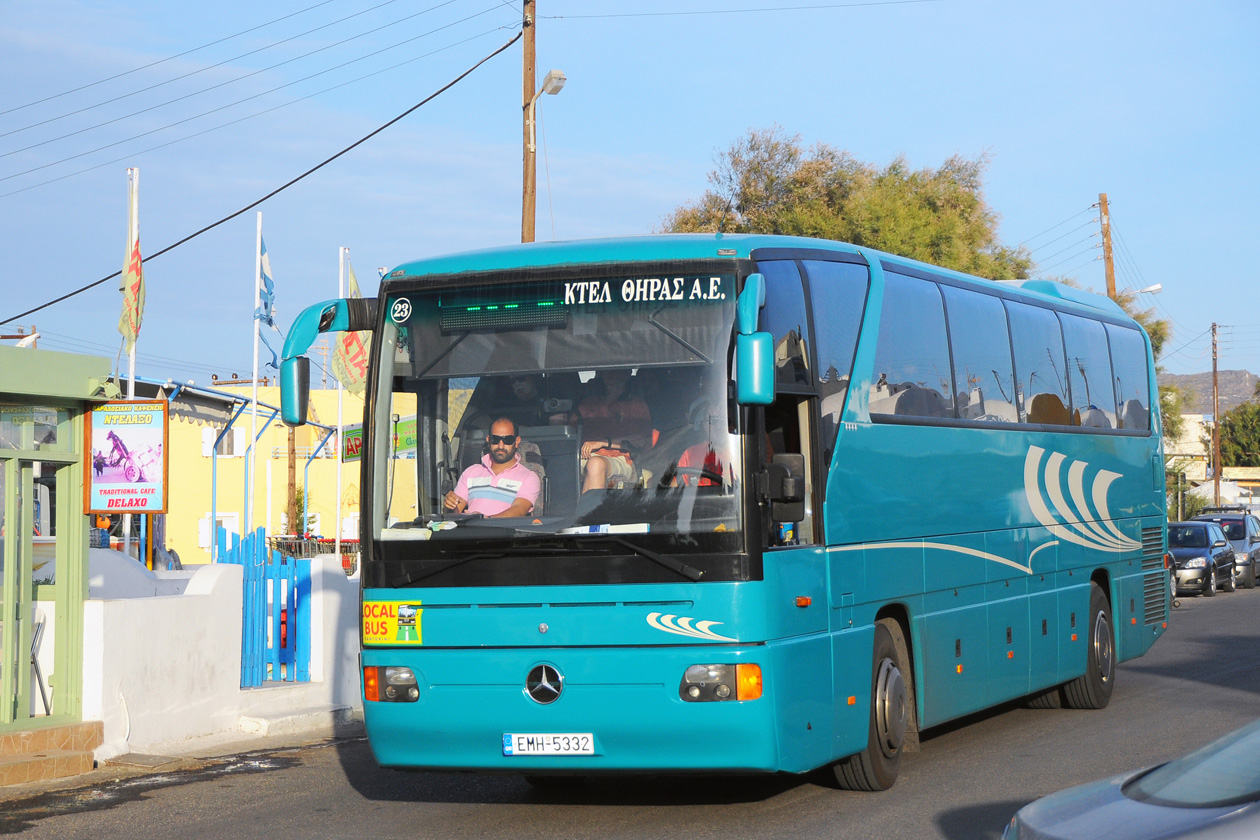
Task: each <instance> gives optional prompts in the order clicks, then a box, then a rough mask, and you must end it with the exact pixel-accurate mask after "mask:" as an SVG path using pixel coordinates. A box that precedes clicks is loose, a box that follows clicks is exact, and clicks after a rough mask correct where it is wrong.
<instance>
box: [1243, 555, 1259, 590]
mask: <svg viewBox="0 0 1260 840" xmlns="http://www.w3.org/2000/svg"><path fill="white" fill-rule="evenodd" d="M1242 585H1243V589H1255V588H1256V561H1255V560H1252V561H1251V565H1250V566H1248V567H1247V574H1246V576H1245V577H1244V578H1243V580H1242Z"/></svg>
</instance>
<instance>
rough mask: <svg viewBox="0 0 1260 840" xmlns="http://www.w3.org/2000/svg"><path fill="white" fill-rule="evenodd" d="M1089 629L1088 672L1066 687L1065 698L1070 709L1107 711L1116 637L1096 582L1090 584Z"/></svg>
mask: <svg viewBox="0 0 1260 840" xmlns="http://www.w3.org/2000/svg"><path fill="white" fill-rule="evenodd" d="M1087 626H1088V628H1089V637H1088V638H1087V639H1086V649H1087V651H1088V653H1087V656H1086V662H1085V673H1084V674H1082V675H1081V676H1079V677H1077V678H1076V679H1074V680H1072V681H1071V682H1070V683H1068V684H1067V685H1065V686H1063V699H1064V700H1065V701H1066V705H1067V707H1068V708H1069V709H1102V708H1105V707H1106V705H1107V703H1108V702H1110V700H1111V692H1112V689H1114V688H1115V685H1116V653H1115V651H1116V644H1115V638H1116V637H1115V631H1114V630H1113V629H1112V624H1111V607H1110V606H1109V605H1108V603H1107V597H1106V596H1105V595H1103V591H1102V587H1101V586H1099V585H1098V584H1097V583H1091V584H1090V585H1089V624H1088V625H1087Z"/></svg>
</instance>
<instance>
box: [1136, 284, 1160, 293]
mask: <svg viewBox="0 0 1260 840" xmlns="http://www.w3.org/2000/svg"><path fill="white" fill-rule="evenodd" d="M1163 290H1164V284H1162V283H1155V284H1154V285H1151V286H1147V287H1146V288H1145V289H1138V294H1139V295H1157V294H1159V293H1160V292H1162V291H1163Z"/></svg>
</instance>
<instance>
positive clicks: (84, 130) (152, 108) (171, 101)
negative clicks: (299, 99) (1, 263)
mask: <svg viewBox="0 0 1260 840" xmlns="http://www.w3.org/2000/svg"><path fill="white" fill-rule="evenodd" d="M390 2H396V0H390ZM454 2H456V0H446V2H445V3H441V4H439V6H434V7H432V8H430V9H425V10H424V11H423V12H417V13H416V14H414V15H408V16H407V17H405V18H401V19H399V20H396V21H393V22H392V23H388V24H384V25H382V26H378V27H376V28H375V29H370V30H368V31H367V32H361V33H359V34H358V35H353V36H351V37H349V38H344V39H342V40H340V41H337V42H336V43H334V44H328V45H326V46H323V47H320V48H318V49H314V50H311V51H310V52H308V53H303V54H302V55H298V56H294V57H292V58H288V59H285V60H284V61H279V62H276V63H275V64H272V65H271V66H269V67H262V68H260V69H258V70H254V71H252V72H249V73H246V74H245V75H244V76H238V77H236V78H235V79H229V80H227V81H225V82H219V83H218V84H214V85H210V86H209V87H205V88H202V89H201V90H196V91H193V92H192V93H186V94H184V95H183V96H177V97H175V98H174V99H168V100H166V101H165V102H159V103H158V104H156V105H150V106H149V107H147V108H141V109H140V110H138V111H132V112H131V113H130V114H123V115H122V116H120V117H114V118H113V119H110V120H105V121H104V122H99V123H96V124H95V125H90V126H87V127H86V128H80V129H78V130H76V131H70V132H67V133H66V134H62V135H59V136H57V137H51V138H49V139H47V140H42V141H40V142H38V143H32V144H31V145H29V146H23V147H22V148H20V149H13V150H12V151H8V152H3V153H0V158H6V157H10V156H11V155H16V154H18V153H19V152H28V151H30V150H31V149H38V148H39V147H40V146H47V145H49V144H50V143H56V142H57V141H58V140H65V139H67V138H69V137H75V136H77V135H80V134H85V133H87V132H89V131H94V130H96V129H98V128H103V127H105V126H107V125H113V124H114V123H116V122H121V121H123V120H126V119H130V118H131V117H138V116H140V115H141V114H147V113H148V112H149V111H156V110H157V109H158V108H164V107H166V106H167V105H173V104H175V103H176V102H182V101H184V100H185V99H191V98H193V97H194V96H200V95H201V94H203V93H209V92H210V91H212V90H218V89H219V88H221V87H226V86H228V85H234V84H236V83H237V82H242V81H244V80H245V79H249V78H252V77H253V76H257V75H260V74H262V73H266V72H269V71H271V70H274V69H276V68H277V67H283V66H284V65H286V64H292V63H293V62H295V61H301V60H302V59H304V58H309V57H310V56H312V55H315V54H317V53H321V52H325V51H327V50H330V49H333V48H334V47H339V46H341V45H343V44H347V43H349V42H350V41H355V40H358V39H359V38H362V37H364V36H366V35H371V34H372V33H374V32H379V31H381V30H382V29H387V28H389V27H391V26H396V25H397V24H399V23H402V22H403V21H407V20H410V19H411V18H414V17H418V16H420V15H423V14H426V13H428V12H431V11H433V9H437V8H440V6H448V5H450V4H451V3H454ZM494 8H497V7H492V8H490V9H486V10H485V11H481V12H478V13H477V14H475V15H469V16H468V17H466V18H462V19H460V20H457V21H454V22H453V23H449V24H447V25H446V26H440V27H438V28H437V29H432V30H430V31H428V32H425V33H422V34H420V35H416V36H414V37H412V38H407V39H405V40H403V41H399V42H398V43H396V44H392V45H390V46H388V47H385V48H383V49H379V50H373V51H372V52H370V53H367V54H366V55H361V56H359V57H358V58H354V59H351V60H349V61H345V62H342V63H341V64H337V65H334V66H332V67H329V68H326V69H324V70H320V71H319V72H317V73H312V74H311V75H309V76H303V77H302V78H300V79H294V80H293V81H291V82H286V83H285V84H283V85H280V86H279V87H274V88H271V89H270V90H266V91H263V92H262V93H256V94H253V95H252V96H247V97H245V98H244V99H238V100H237V101H235V102H230V103H228V104H227V105H221V106H219V107H218V108H212V109H210V110H209V111H203V112H202V113H200V114H196V115H194V116H191V117H188V118H186V119H183V120H179V121H177V122H174V123H170V124H168V125H165V126H161V127H160V128H155V129H153V130H151V131H147V132H145V133H144V134H139V135H136V136H134V137H128V138H127V139H125V140H119V141H117V142H116V143H111V144H109V145H108V146H102V147H99V148H96V149H93V150H91V151H89V152H82V153H80V154H78V155H74V156H72V157H70V158H65V159H64V160H62V161H56V162H54V163H49V164H45V165H44V166H40V167H36V168H35V169H28V170H27V171H26V172H19V173H17V175H25V174H27V173H28V172H33V171H36V169H44V168H47V167H48V166H56V165H57V163H63V162H64V161H65V160H73V159H74V158H78V157H83V156H84V155H90V154H92V152H99V151H101V149H107V148H110V147H111V146H117V145H120V144H122V143H126V142H128V141H130V140H135V139H137V138H139V137H144V136H147V135H149V134H154V133H156V132H158V131H164V130H165V129H167V128H170V127H172V126H175V125H180V124H182V123H185V122H188V121H190V120H195V119H198V118H199V117H204V116H207V115H209V114H213V113H216V112H218V111H222V110H224V109H227V108H231V107H232V106H234V105H239V104H241V103H242V102H248V101H249V100H251V99H257V98H259V97H260V96H266V95H267V94H269V93H274V92H275V91H277V90H281V89H282V88H286V87H290V86H292V85H295V84H298V83H300V82H305V81H307V80H309V79H313V78H315V77H316V76H322V75H324V74H325V73H331V72H332V71H334V70H340V69H341V68H342V67H346V66H348V65H350V64H355V63H357V62H360V61H363V60H365V59H368V58H371V57H372V56H375V55H381V54H382V53H386V52H389V51H390V50H393V49H397V48H398V47H401V46H403V45H404V44H409V43H411V42H412V41H418V40H419V39H421V38H425V37H428V36H429V35H432V34H433V33H434V32H441V31H442V30H444V29H449V28H450V27H452V26H456V25H458V24H461V23H464V22H465V21H469V20H472V19H473V18H475V17H480V16H481V15H484V14H487V13H489V12H492V11H494ZM17 175H9V176H7V177H6V178H0V181H3V180H8V178H15V177H17Z"/></svg>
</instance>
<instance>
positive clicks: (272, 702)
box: [83, 556, 362, 759]
mask: <svg viewBox="0 0 1260 840" xmlns="http://www.w3.org/2000/svg"><path fill="white" fill-rule="evenodd" d="M311 577H312V581H311V596H312V610H311V631H312V642H311V680H312V681H311V682H309V683H274V684H267V685H265V686H264V687H262V688H256V689H241V687H240V681H241V610H242V595H241V586H242V578H241V568H240V567H239V566H234V565H229V564H216V565H207V566H203V567H201V568H199V569H197V570H196V571H194V572H193V573H192V574H191V576H190V579H189V580H187V586H186V588H185V589H184V591H183V594H181V595H159V596H156V597H140V598H125V599H100V598H93V599H92V600H90V601H88V602H86V604H85V610H84V612H85V616H84V619H85V627H84V660H83V669H84V688H83V719H84V720H100V721H102V722H103V723H104V726H105V744H104V746H102V747H101V748H100V749H98V750H97V758H98V759H104V758H109V757H112V756H116V755H120V754H122V753H125V752H150V753H172V752H179V751H181V749H190V748H194V747H195V746H196V745H197V743H198V742H199V741H202V742H205V741H207V739H209V740H212V741H217V742H222V741H225V740H232V739H233V738H234V737H240V738H244V737H246V735H245V734H244V732H243V730H242V718H243V717H251V718H255V719H257V718H263V719H268V718H269V719H273V720H275V719H278V718H283V717H284V716H286V715H290V716H295V719H299V718H300V719H302V720H307V719H309V720H310V721H312V722H315V721H318V720H319V719H320V713H321V712H322V713H327V714H325V718H327V716H328V714H331V712H332V710H334V709H337V708H341V707H347V706H348V707H352V708H355V709H360V708H361V705H362V704H361V701H360V699H359V676H358V641H359V640H358V580H357V578H356V579H347V578H346V575H345V573H344V572H343V571H342V570H341V564H340V561H339V560H336V558H333V557H331V556H324V557H320V558H316V559H315V560H313V561H312V563H311ZM253 731H256V730H253Z"/></svg>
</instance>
